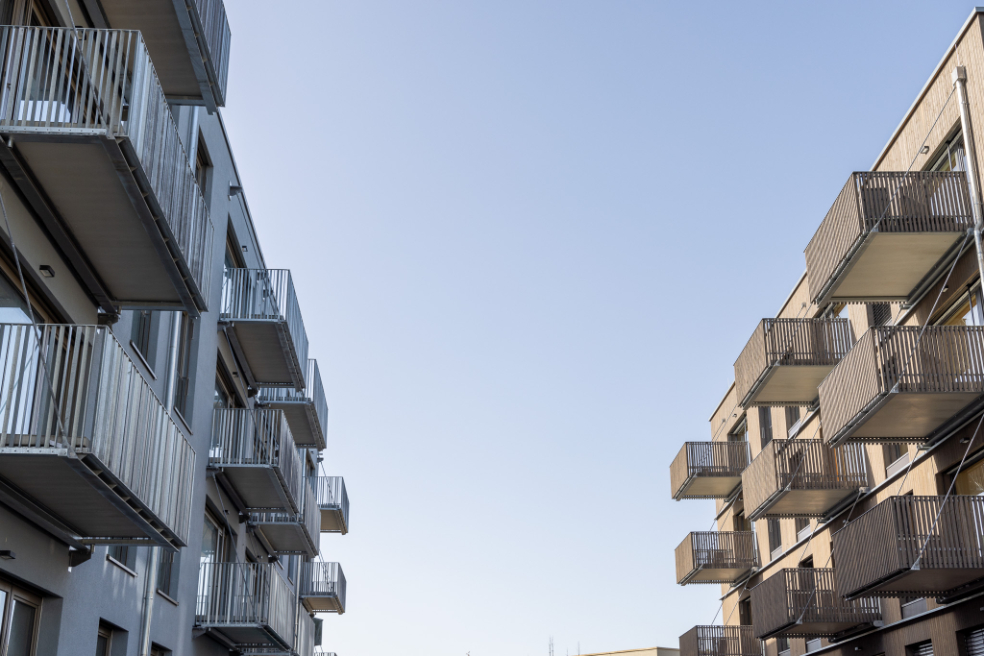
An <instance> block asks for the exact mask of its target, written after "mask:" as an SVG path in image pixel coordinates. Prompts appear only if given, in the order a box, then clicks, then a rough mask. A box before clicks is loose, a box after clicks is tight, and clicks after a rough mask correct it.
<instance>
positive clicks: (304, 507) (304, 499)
mask: <svg viewBox="0 0 984 656" xmlns="http://www.w3.org/2000/svg"><path fill="white" fill-rule="evenodd" d="M301 488H302V491H301V511H300V512H296V513H292V512H291V513H283V512H262V513H251V514H250V516H249V523H250V524H252V525H253V526H255V527H256V528H258V529H259V530H260V532H261V533H262V534H263V537H264V538H265V539H266V541H267V543H268V544H269V545H270V548H271V549H272V550H273V553H275V554H302V555H305V556H308V557H309V558H314V557H315V556H317V555H318V542H319V540H320V538H321V509H320V508H319V507H318V504H317V501H316V500H315V496H314V490H313V489H311V486H310V485H307V484H306V483H304V484H302V485H301Z"/></svg>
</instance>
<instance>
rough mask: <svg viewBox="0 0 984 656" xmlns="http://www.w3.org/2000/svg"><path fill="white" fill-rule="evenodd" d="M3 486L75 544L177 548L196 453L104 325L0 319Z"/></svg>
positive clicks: (15, 501) (12, 500)
mask: <svg viewBox="0 0 984 656" xmlns="http://www.w3.org/2000/svg"><path fill="white" fill-rule="evenodd" d="M0 346H2V348H0V395H2V398H3V399H4V403H3V412H2V414H0V479H2V480H0V489H2V490H4V491H5V495H4V502H5V503H6V504H7V505H10V506H13V507H14V508H15V509H24V508H29V509H31V510H32V516H33V515H34V514H35V511H36V513H40V515H41V516H43V517H44V518H45V526H56V527H57V528H58V531H57V532H58V533H59V534H63V535H68V536H72V537H74V538H79V539H81V540H82V541H83V542H88V543H96V544H106V543H114V542H116V543H134V542H136V543H138V544H139V543H140V542H148V543H156V544H160V545H162V546H164V547H167V548H168V549H176V548H177V547H181V546H185V544H186V543H187V539H188V530H189V526H190V517H191V495H192V487H193V485H194V480H193V478H194V470H195V452H194V450H193V449H192V448H191V445H190V444H188V441H187V440H186V439H185V438H184V436H183V435H182V434H181V432H180V431H179V430H178V428H177V426H176V425H175V423H174V422H173V421H172V420H171V418H170V416H169V415H168V413H167V410H165V408H164V406H163V405H162V404H161V402H160V400H158V398H157V396H155V395H154V392H153V390H152V389H151V388H150V386H149V385H148V384H147V381H146V380H145V379H144V378H143V376H142V375H141V374H140V371H139V370H138V369H137V367H136V366H135V365H134V364H133V362H132V361H131V360H130V358H129V356H127V354H126V352H125V351H124V350H123V347H122V346H121V345H120V343H119V342H118V341H116V338H115V337H113V334H112V332H111V331H110V330H109V328H106V327H103V326H74V325H55V324H47V325H44V326H41V327H39V328H37V329H35V328H33V327H32V326H30V325H23V324H20V325H18V324H0Z"/></svg>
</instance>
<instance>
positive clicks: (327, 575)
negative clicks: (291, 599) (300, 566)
mask: <svg viewBox="0 0 984 656" xmlns="http://www.w3.org/2000/svg"><path fill="white" fill-rule="evenodd" d="M303 571H304V573H303V575H302V576H301V596H302V597H331V598H334V599H337V600H338V607H339V608H340V609H341V610H340V611H339V613H344V612H345V574H344V573H343V572H342V566H341V565H339V564H338V563H322V562H317V561H311V562H307V563H304V570H303Z"/></svg>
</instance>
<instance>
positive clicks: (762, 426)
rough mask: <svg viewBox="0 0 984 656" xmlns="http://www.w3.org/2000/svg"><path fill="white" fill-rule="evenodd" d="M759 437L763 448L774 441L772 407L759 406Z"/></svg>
mask: <svg viewBox="0 0 984 656" xmlns="http://www.w3.org/2000/svg"><path fill="white" fill-rule="evenodd" d="M759 437H760V438H761V442H762V443H761V448H763V449H764V448H765V447H766V445H768V444H769V442H771V441H772V410H771V408H759Z"/></svg>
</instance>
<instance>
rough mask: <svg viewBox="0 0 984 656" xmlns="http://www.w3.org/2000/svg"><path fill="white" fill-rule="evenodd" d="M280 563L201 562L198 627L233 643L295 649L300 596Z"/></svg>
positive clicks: (196, 625)
mask: <svg viewBox="0 0 984 656" xmlns="http://www.w3.org/2000/svg"><path fill="white" fill-rule="evenodd" d="M279 567H280V566H279V565H278V564H277V563H201V564H200V565H199V570H198V604H197V607H196V610H195V628H197V629H200V630H202V631H205V632H206V633H214V634H218V637H219V638H220V640H221V641H222V642H223V643H225V644H227V645H228V646H230V647H232V648H237V647H254V648H255V647H264V646H269V647H274V648H281V649H288V650H289V649H290V648H291V647H292V646H293V642H294V620H295V617H296V615H295V613H296V612H297V600H296V597H295V596H294V592H293V591H292V590H291V589H290V587H289V586H288V585H287V581H285V580H284V578H283V577H282V576H281V575H280V573H279V572H278V571H277V569H278V568H279Z"/></svg>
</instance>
